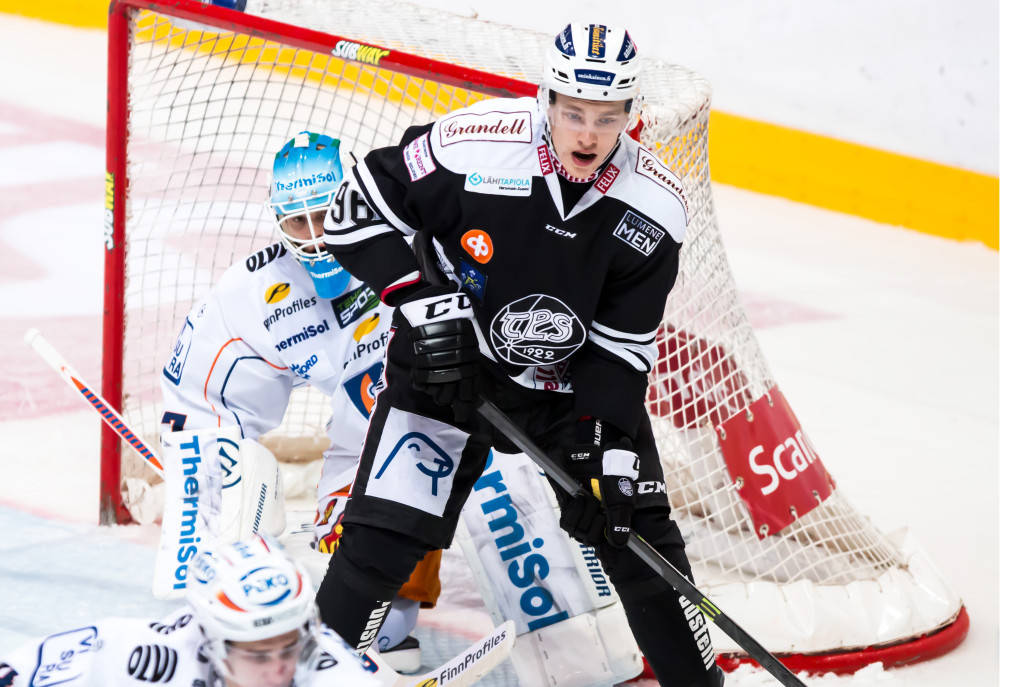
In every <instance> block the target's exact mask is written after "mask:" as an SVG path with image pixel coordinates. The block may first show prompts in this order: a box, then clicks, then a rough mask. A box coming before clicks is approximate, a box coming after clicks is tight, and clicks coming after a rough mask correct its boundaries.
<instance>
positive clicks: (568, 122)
mask: <svg viewBox="0 0 1030 687" xmlns="http://www.w3.org/2000/svg"><path fill="white" fill-rule="evenodd" d="M548 116H549V117H550V120H551V142H552V143H553V144H554V150H555V152H556V153H558V161H559V162H561V163H562V166H564V167H565V169H567V170H568V171H569V173H570V174H572V175H573V176H576V177H586V176H590V175H591V174H593V173H594V171H596V170H597V168H598V167H599V166H600V165H601V163H602V162H604V159H605V158H606V157H608V153H610V152H612V148H614V147H615V143H616V142H617V141H618V140H619V134H620V133H622V131H623V130H625V128H626V125H627V124H628V123H629V114H628V113H627V112H626V105H625V103H624V102H614V103H607V102H600V101H597V100H580V99H579V98H570V97H569V96H567V95H562V94H560V93H558V94H556V95H555V101H554V104H552V105H551V106H550V108H548Z"/></svg>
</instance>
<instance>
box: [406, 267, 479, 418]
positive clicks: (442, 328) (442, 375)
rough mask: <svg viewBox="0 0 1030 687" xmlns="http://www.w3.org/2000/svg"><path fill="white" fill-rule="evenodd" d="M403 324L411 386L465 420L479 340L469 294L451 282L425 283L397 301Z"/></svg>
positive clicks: (469, 411)
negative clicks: (410, 361)
mask: <svg viewBox="0 0 1030 687" xmlns="http://www.w3.org/2000/svg"><path fill="white" fill-rule="evenodd" d="M398 310H399V311H400V314H401V317H400V318H398V320H403V323H404V324H406V325H407V326H406V327H404V328H405V329H406V330H407V336H408V337H409V338H410V342H411V350H412V352H413V353H414V356H415V357H414V362H413V364H412V370H411V380H412V386H413V387H414V388H415V389H417V390H418V391H422V392H424V393H426V394H428V395H429V396H430V397H431V398H432V399H433V401H434V402H435V403H436V404H437V405H440V406H451V407H452V408H453V410H454V419H455V420H457V421H458V422H464V421H466V420H468V419H469V418H470V417H471V416H472V413H473V410H474V408H475V403H476V400H477V391H478V389H477V384H476V381H477V377H478V364H479V363H478V359H479V342H478V340H477V338H476V329H475V325H474V324H473V323H472V318H473V313H472V303H471V302H470V300H469V296H468V294H465V293H461V292H456V291H454V288H453V287H452V286H434V285H426V286H425V287H422V288H419V289H418V290H416V291H414V293H412V294H411V295H410V296H408V298H407V299H406V300H405V301H404V302H402V303H401V304H400V305H399V306H398Z"/></svg>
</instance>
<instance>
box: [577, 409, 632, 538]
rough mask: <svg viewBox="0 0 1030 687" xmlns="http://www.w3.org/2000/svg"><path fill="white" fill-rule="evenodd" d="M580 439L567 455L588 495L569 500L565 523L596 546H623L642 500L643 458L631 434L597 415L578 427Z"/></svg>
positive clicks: (578, 536) (582, 422)
mask: <svg viewBox="0 0 1030 687" xmlns="http://www.w3.org/2000/svg"><path fill="white" fill-rule="evenodd" d="M576 441H577V443H576V444H575V445H573V446H572V447H571V448H570V449H569V451H568V454H567V457H568V461H569V471H570V473H571V474H572V475H573V476H574V477H576V478H577V479H578V480H579V482H580V483H581V484H583V486H584V487H585V488H586V492H587V493H585V494H584V493H580V494H578V495H577V496H574V497H573V498H572V499H571V501H570V502H569V503H568V504H566V507H565V509H564V511H563V512H562V516H561V522H560V524H561V527H562V529H564V530H565V531H566V532H568V533H569V534H570V535H571V536H572V537H573V538H575V539H578V540H580V541H583V542H585V543H587V544H590V545H592V546H595V547H596V546H598V545H599V544H600V543H601V541H602V535H603V537H604V539H607V540H608V542H609V543H610V544H612V545H613V546H617V547H619V548H622V547H624V546H626V544H627V543H628V542H629V534H630V522H631V520H632V519H633V509H634V507H635V504H636V492H637V485H636V482H637V476H638V475H639V470H640V461H639V458H638V457H637V454H636V452H634V451H633V443H632V442H631V441H630V439H629V437H626V436H625V435H622V433H621V432H619V431H618V430H617V429H615V428H614V427H613V426H612V425H610V424H608V423H606V422H604V421H603V420H600V419H597V418H583V419H581V420H580V421H579V422H578V423H577V425H576Z"/></svg>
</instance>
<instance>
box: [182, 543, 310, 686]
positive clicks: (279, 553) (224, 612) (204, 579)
mask: <svg viewBox="0 0 1030 687" xmlns="http://www.w3.org/2000/svg"><path fill="white" fill-rule="evenodd" d="M186 601H187V602H188V603H189V605H190V606H191V607H192V608H193V612H194V614H195V615H196V617H197V621H198V622H199V624H200V627H201V628H202V629H203V631H204V636H205V637H206V642H205V649H206V650H207V653H208V655H209V656H210V658H211V659H212V661H213V662H214V664H215V667H216V670H217V671H218V673H219V674H220V675H222V676H225V675H226V674H227V671H228V668H227V666H226V657H227V654H228V649H229V647H228V646H227V644H226V642H253V641H258V640H262V639H270V638H272V637H278V636H280V635H284V634H286V633H288V632H292V631H294V630H299V631H300V635H299V637H298V646H299V647H300V648H301V651H300V657H299V660H298V664H297V670H298V673H300V672H301V671H302V669H306V668H310V663H312V662H313V661H314V659H315V658H316V654H317V652H316V651H315V647H316V645H317V640H316V636H317V634H318V632H319V629H320V626H321V621H320V619H319V615H318V608H317V606H316V605H315V589H314V587H313V586H312V584H311V581H310V579H309V578H308V575H307V573H306V572H305V571H304V569H303V568H302V567H301V566H300V565H298V564H297V563H295V562H294V561H293V560H292V559H290V558H289V556H287V554H286V551H285V550H284V549H283V547H282V545H281V544H280V543H279V542H278V541H277V540H276V539H275V538H274V537H271V536H266V535H262V534H255V535H254V536H253V537H251V538H250V539H248V540H246V541H241V542H235V543H231V544H221V545H219V546H218V547H217V548H216V550H215V551H205V552H202V553H199V554H197V555H196V556H195V557H194V559H193V562H192V563H191V565H190V568H189V574H188V578H187V582H186ZM297 683H298V684H299V683H300V681H299V680H298V681H297Z"/></svg>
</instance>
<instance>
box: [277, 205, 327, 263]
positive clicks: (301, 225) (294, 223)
mask: <svg viewBox="0 0 1030 687" xmlns="http://www.w3.org/2000/svg"><path fill="white" fill-rule="evenodd" d="M325 213H326V211H325V210H312V211H311V212H307V213H301V214H299V215H294V216H293V217H287V218H286V219H284V220H282V222H280V226H282V228H283V231H284V232H286V235H287V236H289V237H290V238H294V239H297V240H298V241H311V240H312V239H317V238H318V237H319V236H321V235H322V234H323V233H324V232H325V227H324V223H325ZM309 217H310V218H311V221H310V222H309V221H308V218H309ZM304 251H305V252H306V253H313V252H314V251H315V246H314V245H308V246H305V247H304Z"/></svg>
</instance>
